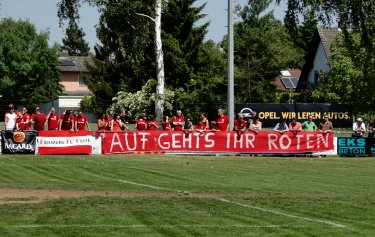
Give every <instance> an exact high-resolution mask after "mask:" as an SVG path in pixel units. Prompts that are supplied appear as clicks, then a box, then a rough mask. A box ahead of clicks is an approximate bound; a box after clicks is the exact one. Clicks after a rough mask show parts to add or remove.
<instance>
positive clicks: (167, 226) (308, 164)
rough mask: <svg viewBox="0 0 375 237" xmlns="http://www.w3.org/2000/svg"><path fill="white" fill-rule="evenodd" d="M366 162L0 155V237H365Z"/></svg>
mask: <svg viewBox="0 0 375 237" xmlns="http://www.w3.org/2000/svg"><path fill="white" fill-rule="evenodd" d="M374 235H375V159H373V158H271V157H177V156H120V155H116V156H114V155H113V156H24V155H13V156H10V155H9V156H8V155H1V156H0V236H324V237H326V236H340V237H341V236H374Z"/></svg>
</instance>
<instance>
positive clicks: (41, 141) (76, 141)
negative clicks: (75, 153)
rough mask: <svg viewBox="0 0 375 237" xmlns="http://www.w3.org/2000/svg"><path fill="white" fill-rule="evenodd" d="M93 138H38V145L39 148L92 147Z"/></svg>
mask: <svg viewBox="0 0 375 237" xmlns="http://www.w3.org/2000/svg"><path fill="white" fill-rule="evenodd" d="M92 143H93V137H92V136H79V137H37V138H36V145H37V146H38V147H70V146H85V145H88V146H91V145H92Z"/></svg>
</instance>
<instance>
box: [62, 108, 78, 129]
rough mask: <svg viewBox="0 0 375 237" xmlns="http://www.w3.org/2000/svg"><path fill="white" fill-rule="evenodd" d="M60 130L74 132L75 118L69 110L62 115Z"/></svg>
mask: <svg viewBox="0 0 375 237" xmlns="http://www.w3.org/2000/svg"><path fill="white" fill-rule="evenodd" d="M59 130H60V131H62V130H70V131H74V116H73V115H72V113H71V111H70V110H67V111H65V112H64V113H62V114H61V116H60V119H59Z"/></svg>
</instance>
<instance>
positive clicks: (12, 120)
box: [5, 113, 17, 130]
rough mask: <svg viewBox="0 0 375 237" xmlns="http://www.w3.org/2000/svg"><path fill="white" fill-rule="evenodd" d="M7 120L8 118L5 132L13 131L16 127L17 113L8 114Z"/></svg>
mask: <svg viewBox="0 0 375 237" xmlns="http://www.w3.org/2000/svg"><path fill="white" fill-rule="evenodd" d="M5 118H8V123H7V127H6V128H5V130H13V129H14V128H15V126H16V118H17V115H16V113H6V114H5Z"/></svg>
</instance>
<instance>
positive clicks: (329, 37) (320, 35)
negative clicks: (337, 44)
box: [296, 27, 340, 91]
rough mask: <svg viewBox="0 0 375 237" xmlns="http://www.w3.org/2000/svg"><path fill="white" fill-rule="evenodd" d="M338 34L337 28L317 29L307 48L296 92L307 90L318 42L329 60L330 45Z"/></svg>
mask: <svg viewBox="0 0 375 237" xmlns="http://www.w3.org/2000/svg"><path fill="white" fill-rule="evenodd" d="M339 33H340V29H339V28H337V27H336V28H323V27H318V28H317V30H316V31H315V34H314V36H313V39H312V42H311V45H309V46H308V48H309V51H308V52H307V56H306V57H305V64H304V66H303V68H302V72H301V76H300V79H299V82H298V86H297V89H296V90H297V91H302V90H304V89H306V88H307V84H308V83H307V82H308V77H309V73H310V71H311V69H313V68H314V59H315V56H316V52H317V50H318V48H319V44H320V42H322V46H323V50H324V52H325V55H326V57H327V58H329V57H330V56H331V55H332V53H331V44H332V42H334V41H335V39H337V37H338V35H339Z"/></svg>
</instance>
